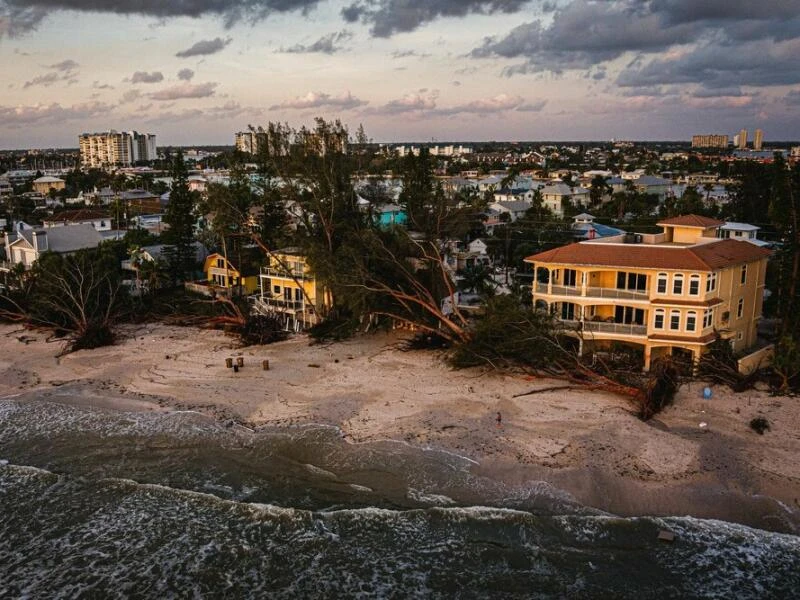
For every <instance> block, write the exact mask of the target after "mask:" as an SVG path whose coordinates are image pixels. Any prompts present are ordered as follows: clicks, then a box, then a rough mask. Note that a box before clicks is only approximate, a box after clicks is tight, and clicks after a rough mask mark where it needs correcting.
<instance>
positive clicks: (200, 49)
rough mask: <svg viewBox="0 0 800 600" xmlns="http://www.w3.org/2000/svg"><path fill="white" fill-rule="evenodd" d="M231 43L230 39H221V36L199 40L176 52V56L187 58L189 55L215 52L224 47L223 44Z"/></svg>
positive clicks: (203, 54) (204, 54)
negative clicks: (189, 46)
mask: <svg viewBox="0 0 800 600" xmlns="http://www.w3.org/2000/svg"><path fill="white" fill-rule="evenodd" d="M230 43H231V39H230V38H228V39H227V40H223V39H222V38H214V39H213V40H201V41H199V42H197V43H196V44H194V45H193V46H192V47H191V48H187V49H186V50H181V51H180V52H178V53H176V54H175V56H177V57H178V58H189V57H191V56H206V55H208V54H216V53H217V52H221V51H222V50H224V49H225V46H227V45H228V44H230Z"/></svg>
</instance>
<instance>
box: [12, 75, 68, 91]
mask: <svg viewBox="0 0 800 600" xmlns="http://www.w3.org/2000/svg"><path fill="white" fill-rule="evenodd" d="M61 80H62V76H61V75H59V74H58V73H55V72H53V73H47V74H45V75H39V76H38V77H34V78H33V79H31V80H30V81H26V82H25V85H23V86H22V87H23V88H25V89H28V88H29V87H34V86H37V85H40V86H42V87H50V86H51V85H53V84H54V83H57V82H59V81H61Z"/></svg>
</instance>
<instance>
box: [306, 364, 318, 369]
mask: <svg viewBox="0 0 800 600" xmlns="http://www.w3.org/2000/svg"><path fill="white" fill-rule="evenodd" d="M308 366H309V367H311V368H312V369H319V365H318V364H317V363H308Z"/></svg>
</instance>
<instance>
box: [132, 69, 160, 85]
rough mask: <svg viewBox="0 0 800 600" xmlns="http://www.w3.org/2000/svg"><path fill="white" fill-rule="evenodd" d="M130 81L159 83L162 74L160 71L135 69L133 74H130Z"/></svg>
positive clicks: (134, 82)
mask: <svg viewBox="0 0 800 600" xmlns="http://www.w3.org/2000/svg"><path fill="white" fill-rule="evenodd" d="M130 81H131V83H133V84H136V83H159V82H160V81H164V74H163V73H162V72H161V71H153V72H152V73H147V72H146V71H136V72H135V73H134V74H133V75H131V79H130Z"/></svg>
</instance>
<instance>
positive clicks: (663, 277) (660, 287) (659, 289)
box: [656, 273, 667, 294]
mask: <svg viewBox="0 0 800 600" xmlns="http://www.w3.org/2000/svg"><path fill="white" fill-rule="evenodd" d="M656 281H657V283H656V294H666V293H667V274H666V273H659V274H658V279H657V280H656Z"/></svg>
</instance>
